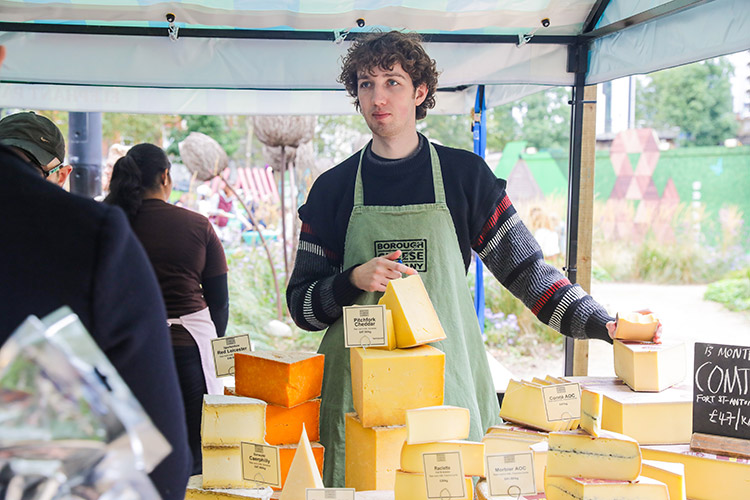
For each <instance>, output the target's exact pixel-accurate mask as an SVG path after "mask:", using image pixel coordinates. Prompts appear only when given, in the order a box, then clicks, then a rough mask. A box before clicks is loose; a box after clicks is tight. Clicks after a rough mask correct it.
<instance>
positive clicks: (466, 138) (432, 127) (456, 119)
mask: <svg viewBox="0 0 750 500" xmlns="http://www.w3.org/2000/svg"><path fill="white" fill-rule="evenodd" d="M417 130H419V131H420V132H422V133H423V134H424V135H426V136H427V137H429V138H430V140H432V141H437V142H439V143H440V144H442V145H443V146H449V147H451V148H459V149H468V150H469V151H471V150H472V149H473V147H474V146H473V144H474V140H473V139H472V135H471V116H470V115H469V114H468V113H466V114H463V115H436V114H429V112H428V113H427V116H426V117H425V119H424V120H420V121H418V122H417Z"/></svg>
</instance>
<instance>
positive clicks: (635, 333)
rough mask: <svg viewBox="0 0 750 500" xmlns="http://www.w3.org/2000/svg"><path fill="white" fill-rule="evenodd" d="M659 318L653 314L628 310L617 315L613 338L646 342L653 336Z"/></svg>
mask: <svg viewBox="0 0 750 500" xmlns="http://www.w3.org/2000/svg"><path fill="white" fill-rule="evenodd" d="M658 327H659V318H657V317H656V316H654V315H653V314H641V313H637V312H630V313H624V314H618V315H617V321H616V323H615V338H616V339H620V340H637V341H642V342H648V341H650V340H651V339H653V338H654V334H655V333H656V329H657V328H658Z"/></svg>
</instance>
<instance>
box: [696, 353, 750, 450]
mask: <svg viewBox="0 0 750 500" xmlns="http://www.w3.org/2000/svg"><path fill="white" fill-rule="evenodd" d="M693 370H694V377H693V432H700V433H703V434H714V435H717V436H729V437H735V438H742V439H750V347H748V346H733V345H721V344H703V343H696V344H695V365H694V367H693Z"/></svg>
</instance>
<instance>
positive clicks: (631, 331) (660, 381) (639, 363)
mask: <svg viewBox="0 0 750 500" xmlns="http://www.w3.org/2000/svg"><path fill="white" fill-rule="evenodd" d="M658 327H659V320H658V319H657V318H656V317H655V316H654V315H653V314H645V315H644V314H639V313H628V314H624V315H622V316H618V318H617V329H616V330H615V340H614V358H615V374H617V376H618V377H619V378H620V379H622V381H623V382H625V383H626V384H627V385H628V387H630V388H631V389H633V390H634V391H638V392H660V391H663V390H664V389H667V388H669V387H672V386H673V385H675V384H678V383H680V382H682V380H683V379H684V378H685V373H686V372H685V344H684V343H682V342H676V341H671V342H664V343H661V344H654V343H652V342H651V339H652V338H653V337H654V334H655V333H656V329H657V328H658Z"/></svg>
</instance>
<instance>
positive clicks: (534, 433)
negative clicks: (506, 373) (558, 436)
mask: <svg viewBox="0 0 750 500" xmlns="http://www.w3.org/2000/svg"><path fill="white" fill-rule="evenodd" d="M564 383H569V382H568V381H566V380H564V379H561V378H557V377H553V376H552V375H547V376H546V377H545V378H544V379H540V378H536V377H534V378H533V379H532V380H531V381H526V380H521V381H516V380H511V381H510V383H509V384H508V388H507V389H506V391H505V396H504V397H503V404H502V407H501V408H500V416H501V417H502V418H503V420H507V421H509V422H514V423H515V424H517V425H508V424H506V425H500V426H494V427H490V428H489V429H488V430H487V434H486V435H485V436H484V438H483V439H482V442H483V443H484V445H485V455H495V454H500V453H520V452H524V451H531V452H532V453H533V457H534V479H535V482H536V490H537V492H539V493H541V492H543V491H544V467H545V466H546V464H547V434H548V432H550V431H563V430H573V429H577V428H578V425H579V420H578V419H573V418H568V419H565V418H563V419H561V420H549V419H548V418H547V411H546V410H545V406H544V397H543V393H542V387H545V386H550V385H556V384H564Z"/></svg>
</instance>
